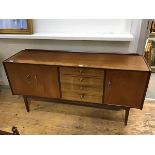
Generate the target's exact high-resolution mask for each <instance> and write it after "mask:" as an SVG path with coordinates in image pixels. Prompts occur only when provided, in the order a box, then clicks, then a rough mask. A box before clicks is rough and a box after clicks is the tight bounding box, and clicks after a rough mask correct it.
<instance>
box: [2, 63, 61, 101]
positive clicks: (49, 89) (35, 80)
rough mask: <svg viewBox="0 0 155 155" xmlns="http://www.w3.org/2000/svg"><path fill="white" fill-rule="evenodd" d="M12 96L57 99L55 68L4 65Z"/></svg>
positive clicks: (57, 86) (57, 89)
mask: <svg viewBox="0 0 155 155" xmlns="http://www.w3.org/2000/svg"><path fill="white" fill-rule="evenodd" d="M5 69H6V71H7V73H8V78H9V81H10V84H11V87H12V91H13V94H17V95H30V96H39V97H49V98H50V97H51V98H59V97H60V91H59V83H58V71H57V67H55V66H47V65H31V64H14V63H5Z"/></svg>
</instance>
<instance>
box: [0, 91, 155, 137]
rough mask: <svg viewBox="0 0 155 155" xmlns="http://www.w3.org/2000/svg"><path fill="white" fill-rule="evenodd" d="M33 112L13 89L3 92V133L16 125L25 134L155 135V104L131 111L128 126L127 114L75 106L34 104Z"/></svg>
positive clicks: (0, 95)
mask: <svg viewBox="0 0 155 155" xmlns="http://www.w3.org/2000/svg"><path fill="white" fill-rule="evenodd" d="M30 107H31V108H30V112H29V113H27V112H26V110H25V107H24V103H23V98H22V97H20V96H13V95H12V94H11V92H10V89H1V91H0V130H4V131H7V132H11V127H12V126H16V127H17V128H18V131H19V133H20V134H22V135H32V134H33V135H37V134H48V135H49V134H50V135H52V134H54V135H55V134H58V135H88V134H89V135H90V134H91V135H96V134H97V135H152V134H155V104H154V103H149V102H147V103H145V104H144V109H143V110H142V111H141V110H138V109H131V110H130V116H129V121H128V125H127V126H124V123H123V117H124V111H123V110H120V111H112V110H105V109H98V108H91V107H83V106H76V105H67V104H57V103H51V102H45V101H44V102H43V101H31V105H30Z"/></svg>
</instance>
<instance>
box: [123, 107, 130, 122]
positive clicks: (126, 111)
mask: <svg viewBox="0 0 155 155" xmlns="http://www.w3.org/2000/svg"><path fill="white" fill-rule="evenodd" d="M129 111H130V108H126V109H125V120H124V124H125V125H127V124H128V117H129Z"/></svg>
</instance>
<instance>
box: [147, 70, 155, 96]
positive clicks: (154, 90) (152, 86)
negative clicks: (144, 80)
mask: <svg viewBox="0 0 155 155" xmlns="http://www.w3.org/2000/svg"><path fill="white" fill-rule="evenodd" d="M146 97H147V98H152V99H155V73H152V74H151V77H150V81H149V86H148V89H147V93H146Z"/></svg>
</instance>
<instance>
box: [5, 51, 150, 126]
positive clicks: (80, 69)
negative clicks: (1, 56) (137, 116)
mask: <svg viewBox="0 0 155 155" xmlns="http://www.w3.org/2000/svg"><path fill="white" fill-rule="evenodd" d="M3 65H4V68H5V71H6V75H7V78H8V81H9V84H10V88H11V90H12V94H13V95H22V96H23V98H24V102H25V106H26V109H27V111H28V112H29V102H28V98H36V97H39V98H47V99H50V100H52V101H57V102H61V103H62V102H63V103H71V104H79V105H84V106H94V107H99V108H107V109H109V108H110V109H125V120H124V122H125V125H127V121H128V115H129V110H130V108H137V109H142V108H143V104H144V98H145V94H146V90H147V87H148V82H149V79H150V74H151V71H150V68H149V66H148V65H147V63H146V62H145V59H144V57H143V56H140V55H135V54H133V55H132V54H131V55H129V54H105V53H89V52H85V53H80V52H65V51H48V50H35V49H26V50H22V51H20V52H18V53H17V54H15V55H13V56H12V57H10V58H8V59H7V60H5V61H3Z"/></svg>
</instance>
